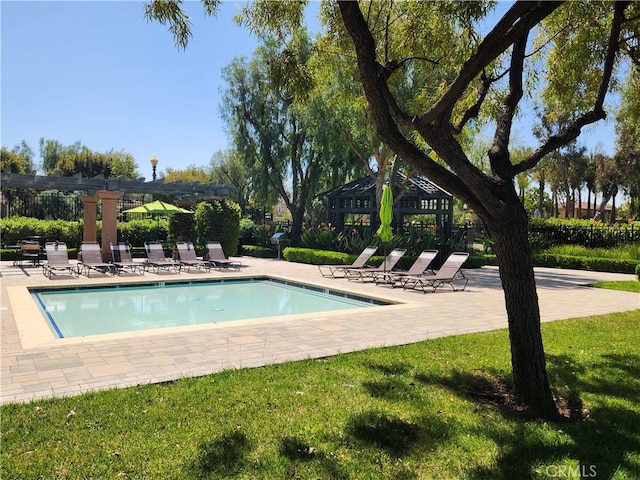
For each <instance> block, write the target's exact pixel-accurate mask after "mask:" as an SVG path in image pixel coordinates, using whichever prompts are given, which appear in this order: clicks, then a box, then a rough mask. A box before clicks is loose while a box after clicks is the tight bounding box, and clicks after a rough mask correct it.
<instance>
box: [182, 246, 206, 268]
mask: <svg viewBox="0 0 640 480" xmlns="http://www.w3.org/2000/svg"><path fill="white" fill-rule="evenodd" d="M176 247H177V248H178V257H179V259H180V264H181V265H182V267H187V272H188V271H189V270H190V269H191V267H196V268H197V269H198V270H200V269H201V268H203V269H205V270H210V269H211V262H208V261H206V260H203V259H201V258H198V256H197V255H196V250H195V248H194V246H193V243H191V242H177V243H176Z"/></svg>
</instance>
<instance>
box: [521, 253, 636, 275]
mask: <svg viewBox="0 0 640 480" xmlns="http://www.w3.org/2000/svg"><path fill="white" fill-rule="evenodd" d="M533 262H534V264H535V265H536V266H540V267H557V268H569V269H576V270H593V271H596V272H614V273H634V272H635V270H636V268H637V266H638V265H639V264H640V260H614V259H610V258H597V257H575V256H570V255H553V254H550V253H540V254H537V255H534V256H533Z"/></svg>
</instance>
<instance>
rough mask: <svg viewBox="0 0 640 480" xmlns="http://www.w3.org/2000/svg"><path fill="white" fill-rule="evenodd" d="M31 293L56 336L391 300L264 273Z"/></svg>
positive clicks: (360, 305) (327, 309) (344, 307)
mask: <svg viewBox="0 0 640 480" xmlns="http://www.w3.org/2000/svg"><path fill="white" fill-rule="evenodd" d="M31 295H32V297H33V298H34V299H35V301H36V303H37V304H38V306H39V307H40V310H41V312H42V314H43V315H44V317H45V318H46V320H47V323H48V325H49V327H50V328H51V330H52V332H53V333H54V334H55V336H56V337H58V338H71V337H84V336H89V335H100V334H105V333H117V332H133V331H141V330H148V329H156V328H168V327H177V326H187V325H203V324H215V323H221V322H231V321H235V320H244V319H253V318H261V317H275V316H283V315H294V314H305V313H321V312H330V311H336V310H348V309H355V308H367V307H371V306H376V305H386V304H388V303H387V302H383V301H380V300H377V299H374V298H368V297H362V296H357V295H352V294H347V293H344V292H340V291H336V290H330V289H326V288H317V287H313V286H309V285H303V284H297V283H293V282H288V281H284V280H278V279H273V278H266V277H259V278H249V279H234V280H228V279H227V280H207V281H188V282H150V283H144V284H135V285H117V286H95V287H87V286H85V287H71V288H55V289H53V288H52V289H47V288H44V289H34V290H31Z"/></svg>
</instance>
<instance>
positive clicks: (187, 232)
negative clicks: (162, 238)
mask: <svg viewBox="0 0 640 480" xmlns="http://www.w3.org/2000/svg"><path fill="white" fill-rule="evenodd" d="M193 224H194V221H193V215H191V214H189V213H185V214H178V215H171V216H170V217H169V236H168V241H169V244H170V245H175V243H176V242H180V241H191V242H194V241H195V236H194V234H193Z"/></svg>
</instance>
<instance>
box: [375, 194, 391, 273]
mask: <svg viewBox="0 0 640 480" xmlns="http://www.w3.org/2000/svg"><path fill="white" fill-rule="evenodd" d="M379 214H380V228H378V230H377V231H376V233H377V234H378V237H380V240H382V243H384V257H385V259H384V260H383V264H382V265H383V268H384V269H386V267H387V263H386V259H387V242H390V241H391V239H392V238H393V231H392V230H391V222H392V221H393V192H392V191H391V187H390V186H389V185H385V186H384V187H383V189H382V199H381V200H380V212H379Z"/></svg>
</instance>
